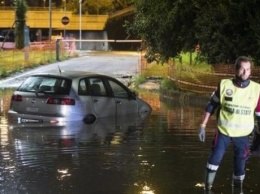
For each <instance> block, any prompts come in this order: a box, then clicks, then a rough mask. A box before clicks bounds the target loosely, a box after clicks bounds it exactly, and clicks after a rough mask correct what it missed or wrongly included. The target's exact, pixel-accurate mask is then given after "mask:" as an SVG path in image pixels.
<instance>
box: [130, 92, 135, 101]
mask: <svg viewBox="0 0 260 194" xmlns="http://www.w3.org/2000/svg"><path fill="white" fill-rule="evenodd" d="M129 100H136V93H135V92H132V91H131V92H130V95H129Z"/></svg>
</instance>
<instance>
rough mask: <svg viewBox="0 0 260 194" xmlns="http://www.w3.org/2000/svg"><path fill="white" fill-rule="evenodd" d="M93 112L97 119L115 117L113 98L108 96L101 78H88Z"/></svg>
mask: <svg viewBox="0 0 260 194" xmlns="http://www.w3.org/2000/svg"><path fill="white" fill-rule="evenodd" d="M88 81H89V87H90V91H91V97H92V103H93V107H94V111H95V113H96V115H97V116H98V117H106V116H115V115H116V105H115V100H114V98H113V97H112V96H111V95H109V92H108V91H107V88H106V87H105V84H104V82H103V79H102V78H101V77H91V78H88Z"/></svg>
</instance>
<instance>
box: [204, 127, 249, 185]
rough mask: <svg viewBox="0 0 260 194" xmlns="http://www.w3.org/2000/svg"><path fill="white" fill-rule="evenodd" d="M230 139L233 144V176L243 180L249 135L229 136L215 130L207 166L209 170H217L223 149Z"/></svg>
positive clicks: (226, 146) (223, 152)
mask: <svg viewBox="0 0 260 194" xmlns="http://www.w3.org/2000/svg"><path fill="white" fill-rule="evenodd" d="M231 141H232V142H233V145H234V148H233V150H234V174H233V178H234V179H237V180H243V179H244V177H245V165H246V160H247V159H248V156H249V136H244V137H229V136H226V135H223V134H222V133H220V132H219V131H217V133H216V134H215V138H214V141H213V143H212V151H211V155H210V157H209V159H208V164H207V168H208V169H209V170H211V171H217V169H218V167H219V165H220V163H221V160H222V158H223V156H224V154H225V151H226V149H227V148H228V146H229V144H230V142H231Z"/></svg>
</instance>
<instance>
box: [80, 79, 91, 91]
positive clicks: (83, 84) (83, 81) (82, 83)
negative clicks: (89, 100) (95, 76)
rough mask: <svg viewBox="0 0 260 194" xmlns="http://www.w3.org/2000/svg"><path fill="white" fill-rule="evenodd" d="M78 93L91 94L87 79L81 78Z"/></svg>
mask: <svg viewBox="0 0 260 194" xmlns="http://www.w3.org/2000/svg"><path fill="white" fill-rule="evenodd" d="M78 94H79V95H90V91H89V88H88V85H87V80H86V79H81V80H80V81H79V88H78Z"/></svg>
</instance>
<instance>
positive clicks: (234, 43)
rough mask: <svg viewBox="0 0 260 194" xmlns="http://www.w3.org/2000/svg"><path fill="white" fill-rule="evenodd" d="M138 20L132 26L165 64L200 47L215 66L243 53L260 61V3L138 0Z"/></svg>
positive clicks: (152, 55) (150, 55)
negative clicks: (170, 59)
mask: <svg viewBox="0 0 260 194" xmlns="http://www.w3.org/2000/svg"><path fill="white" fill-rule="evenodd" d="M134 3H135V6H136V16H135V20H134V22H133V23H131V24H130V23H128V24H127V26H128V27H127V29H128V31H129V32H134V33H137V34H139V35H140V37H141V38H142V39H143V40H144V41H146V44H147V47H148V59H151V60H154V59H155V56H158V54H159V55H160V56H161V57H160V59H159V60H162V61H165V60H167V59H169V58H170V57H176V56H178V55H179V53H180V52H182V51H184V52H187V51H189V52H191V51H193V50H194V49H195V46H196V45H197V44H199V45H200V55H201V56H202V58H203V59H205V60H207V61H208V62H210V63H212V64H216V63H233V62H234V60H235V59H236V58H237V56H239V55H247V56H251V57H252V58H253V59H254V60H255V61H257V62H260V49H259V48H260V47H259V46H260V45H259V44H260V23H259V22H258V21H259V19H260V1H257V0H247V1H244V0H207V1H205V0H164V1H159V0H157V1H155V0H135V1H134Z"/></svg>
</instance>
